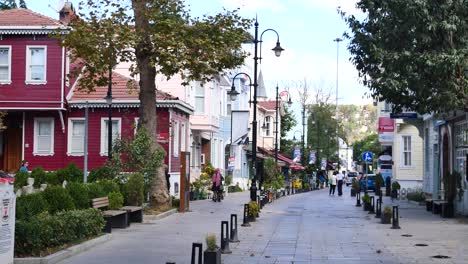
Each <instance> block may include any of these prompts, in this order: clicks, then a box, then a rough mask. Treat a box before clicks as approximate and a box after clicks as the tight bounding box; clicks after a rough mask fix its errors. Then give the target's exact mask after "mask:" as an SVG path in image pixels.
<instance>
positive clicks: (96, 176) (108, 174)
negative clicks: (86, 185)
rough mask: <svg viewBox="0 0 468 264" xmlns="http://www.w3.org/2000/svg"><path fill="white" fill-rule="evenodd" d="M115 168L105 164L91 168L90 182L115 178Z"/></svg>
mask: <svg viewBox="0 0 468 264" xmlns="http://www.w3.org/2000/svg"><path fill="white" fill-rule="evenodd" d="M115 176H116V175H114V173H113V170H111V169H110V166H108V165H107V163H106V165H104V166H102V167H99V168H96V169H94V170H91V171H90V172H89V175H88V182H95V181H101V180H112V179H114V178H115Z"/></svg>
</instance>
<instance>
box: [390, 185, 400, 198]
mask: <svg viewBox="0 0 468 264" xmlns="http://www.w3.org/2000/svg"><path fill="white" fill-rule="evenodd" d="M400 189H401V186H400V184H399V183H398V181H394V182H393V183H392V199H396V198H398V191H399V190H400Z"/></svg>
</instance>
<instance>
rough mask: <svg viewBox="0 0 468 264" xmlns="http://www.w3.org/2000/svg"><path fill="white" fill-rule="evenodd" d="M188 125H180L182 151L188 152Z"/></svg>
mask: <svg viewBox="0 0 468 264" xmlns="http://www.w3.org/2000/svg"><path fill="white" fill-rule="evenodd" d="M186 143H187V124H186V123H184V122H181V123H180V151H187V144H186Z"/></svg>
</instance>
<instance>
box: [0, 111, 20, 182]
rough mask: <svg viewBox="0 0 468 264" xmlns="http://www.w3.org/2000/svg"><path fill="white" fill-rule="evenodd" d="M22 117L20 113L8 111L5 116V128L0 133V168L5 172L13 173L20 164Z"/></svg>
mask: <svg viewBox="0 0 468 264" xmlns="http://www.w3.org/2000/svg"><path fill="white" fill-rule="evenodd" d="M22 120H23V117H22V115H21V113H9V114H8V115H7V116H6V118H5V125H6V129H5V130H3V131H2V132H1V133H0V137H2V139H1V141H2V142H3V144H2V145H3V146H1V147H2V150H1V152H0V153H1V155H2V157H1V158H2V162H1V163H2V164H1V167H0V169H1V170H3V171H5V172H10V173H15V172H17V171H18V168H19V167H20V166H21V158H22V156H23V155H22V154H23V153H22V151H23V150H22V144H23V128H22V123H23V122H22Z"/></svg>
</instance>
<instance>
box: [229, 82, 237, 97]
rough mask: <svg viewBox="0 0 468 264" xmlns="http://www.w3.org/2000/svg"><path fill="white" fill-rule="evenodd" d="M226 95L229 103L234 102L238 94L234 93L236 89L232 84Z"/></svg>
mask: <svg viewBox="0 0 468 264" xmlns="http://www.w3.org/2000/svg"><path fill="white" fill-rule="evenodd" d="M227 94H228V95H229V97H230V98H231V101H235V100H236V98H237V95H238V94H239V92H237V91H236V87H235V86H234V83H233V84H232V86H231V90H230V91H228V92H227Z"/></svg>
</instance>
